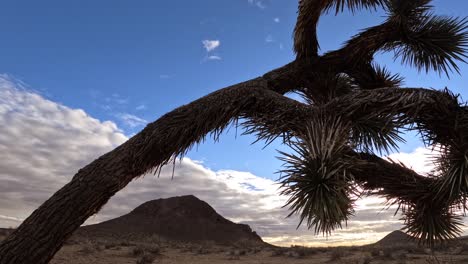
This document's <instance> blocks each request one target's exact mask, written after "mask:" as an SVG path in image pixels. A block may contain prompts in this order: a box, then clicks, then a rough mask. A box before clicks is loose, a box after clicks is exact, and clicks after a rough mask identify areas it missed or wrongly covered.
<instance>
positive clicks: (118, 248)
mask: <svg viewBox="0 0 468 264" xmlns="http://www.w3.org/2000/svg"><path fill="white" fill-rule="evenodd" d="M155 249H156V250H155ZM145 251H148V252H150V251H156V252H155V253H148V255H150V256H153V257H152V258H150V259H153V258H154V259H153V261H152V262H151V261H148V262H144V261H142V256H143V255H145V254H146V253H141V252H145ZM157 251H159V252H157ZM435 256H436V258H437V259H435V258H434V257H433V256H431V255H430V254H426V253H424V252H421V253H418V254H413V253H408V251H406V250H402V249H399V248H398V249H397V248H387V249H376V248H373V249H370V248H358V247H353V248H328V249H304V248H281V249H274V248H263V249H260V248H250V249H241V248H229V247H218V246H199V245H166V246H154V245H148V244H146V245H145V244H139V245H127V244H125V243H124V245H118V244H111V245H103V244H101V245H98V244H89V243H87V244H75V245H66V246H65V247H64V248H62V250H61V251H60V252H59V253H58V254H57V255H56V257H55V258H54V260H53V261H52V262H51V263H53V264H58V263H70V264H88V263H103V264H110V263H112V264H120V263H122V264H124V263H141V264H150V263H165V264H175V263H187V264H216V263H220V264H223V263H229V264H236V263H238V264H284V263H293V264H296V263H297V264H306V263H307V264H311V263H343V264H345V263H346V264H348V263H349V264H370V263H375V264H378V263H383V264H387V263H395V264H403V263H405V264H423V263H424V264H432V263H434V264H436V263H450V264H452V263H468V255H465V254H460V253H458V254H452V255H447V254H441V253H436V255H435ZM138 261H140V262H138Z"/></svg>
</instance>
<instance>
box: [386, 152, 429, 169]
mask: <svg viewBox="0 0 468 264" xmlns="http://www.w3.org/2000/svg"><path fill="white" fill-rule="evenodd" d="M437 154H438V152H437V150H436V149H431V148H423V147H419V148H417V149H415V150H414V151H413V152H411V153H405V152H400V153H394V154H391V155H389V156H388V158H389V159H391V160H393V161H399V162H402V163H403V164H405V166H407V167H409V168H411V169H413V170H414V171H416V172H417V173H420V174H427V173H429V172H431V170H433V169H434V163H433V159H434V157H435V156H436V155H437Z"/></svg>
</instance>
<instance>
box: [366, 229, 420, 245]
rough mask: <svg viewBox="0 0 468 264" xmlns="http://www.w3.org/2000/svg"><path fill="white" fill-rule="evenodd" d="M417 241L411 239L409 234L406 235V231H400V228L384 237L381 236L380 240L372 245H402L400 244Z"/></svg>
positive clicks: (415, 242)
mask: <svg viewBox="0 0 468 264" xmlns="http://www.w3.org/2000/svg"><path fill="white" fill-rule="evenodd" d="M416 244H417V241H415V240H413V239H412V238H411V236H409V235H407V234H406V233H404V232H402V231H400V230H395V231H393V232H391V233H389V234H388V235H386V236H385V237H383V238H382V239H381V240H379V241H377V242H376V243H375V244H374V245H378V246H384V247H385V246H394V245H398V246H402V245H416Z"/></svg>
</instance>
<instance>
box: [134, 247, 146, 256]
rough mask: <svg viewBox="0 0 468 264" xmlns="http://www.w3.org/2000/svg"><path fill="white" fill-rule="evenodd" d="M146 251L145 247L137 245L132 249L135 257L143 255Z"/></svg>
mask: <svg viewBox="0 0 468 264" xmlns="http://www.w3.org/2000/svg"><path fill="white" fill-rule="evenodd" d="M144 253H145V249H144V248H143V247H142V246H136V247H134V248H133V249H132V255H133V256H135V257H138V256H141V255H143V254H144Z"/></svg>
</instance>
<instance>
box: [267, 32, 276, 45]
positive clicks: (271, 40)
mask: <svg viewBox="0 0 468 264" xmlns="http://www.w3.org/2000/svg"><path fill="white" fill-rule="evenodd" d="M265 42H266V43H271V42H275V39H274V38H273V36H272V35H271V34H268V36H266V38H265Z"/></svg>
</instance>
